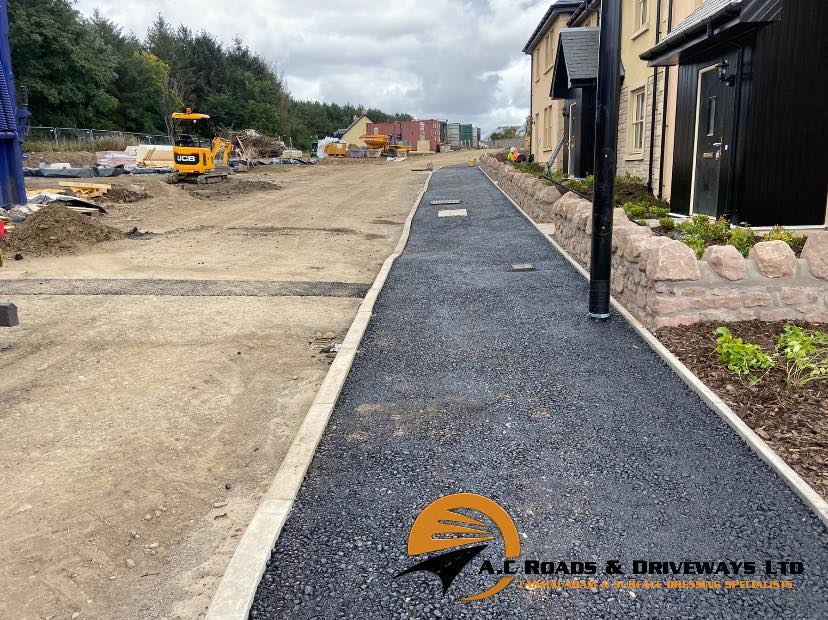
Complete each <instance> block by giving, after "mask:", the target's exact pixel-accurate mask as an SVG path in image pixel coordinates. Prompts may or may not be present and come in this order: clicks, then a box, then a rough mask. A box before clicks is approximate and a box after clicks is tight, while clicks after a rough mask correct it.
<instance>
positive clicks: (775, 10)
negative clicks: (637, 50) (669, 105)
mask: <svg viewBox="0 0 828 620" xmlns="http://www.w3.org/2000/svg"><path fill="white" fill-rule="evenodd" d="M782 4H783V3H782V0H706V2H704V4H702V5H701V6H700V7H699V8H698V9H696V10H695V11H693V12H692V13H691V14H690V15H689V16H688V17H687V19H685V20H684V21H683V22H681V23H680V24H679V25H678V26H676V28H675V29H674V30H673V31H671V32H670V34H668V35H667V36H666V37H665V38H664V39H663V40H662V41H661V42H660V43H658V44H657V45H656V46H655V47H653V48H652V49H650V50H647V51H646V52H644V53H643V54H641V58H642V59H643V60H647V61H648V62H649V64H650V66H654V65H669V64H677V63H678V61H679V57H680V54H681V53H683V52H684V51H686V50H689V49H691V48H694V47H697V46H699V45H710V44H711V43H715V42H717V41H721V40H724V39H722V35H723V34H724V33H725V31H728V30H730V29H731V28H732V29H733V30H732V32H733V33H734V34H737V35H738V34H743V33H744V31H745V29H746V28H750V27H759V26H761V25H762V24H763V23H768V22H772V21H776V20H778V19H780V17H781V14H782Z"/></svg>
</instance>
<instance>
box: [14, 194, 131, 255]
mask: <svg viewBox="0 0 828 620" xmlns="http://www.w3.org/2000/svg"><path fill="white" fill-rule="evenodd" d="M121 237H123V234H122V233H121V231H119V230H117V229H116V228H112V227H111V226H107V225H106V224H101V223H100V222H98V221H96V220H94V219H93V218H92V217H89V216H87V215H81V214H80V213H78V212H76V211H72V210H71V209H67V208H66V207H63V206H61V205H59V204H55V203H52V204H50V205H48V206H46V207H44V208H43V209H41V210H40V211H38V212H37V213H35V214H34V215H30V216H29V217H27V218H26V221H25V222H23V223H22V224H19V225H18V226H16V227H15V229H14V230H13V231H11V232H9V234H8V236H7V237H6V240H5V241H3V242H2V247H3V249H5V250H8V251H11V252H20V253H23V254H69V253H71V252H75V251H76V250H78V249H80V248H82V247H85V246H88V245H93V244H95V243H100V242H101V241H111V240H113V239H120V238H121Z"/></svg>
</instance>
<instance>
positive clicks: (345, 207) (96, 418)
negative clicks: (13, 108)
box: [0, 152, 475, 620]
mask: <svg viewBox="0 0 828 620" xmlns="http://www.w3.org/2000/svg"><path fill="white" fill-rule="evenodd" d="M473 156H475V154H470V153H469V152H459V153H449V154H440V155H433V156H430V157H420V158H416V159H413V158H412V159H409V160H407V161H402V162H385V161H358V160H352V161H333V162H326V163H321V164H319V165H317V166H284V167H278V166H269V167H265V168H260V169H257V170H256V171H252V172H249V173H246V174H244V175H241V174H240V175H236V176H235V177H234V178H233V179H232V180H231V181H230V184H229V185H226V186H221V187H218V186H207V187H200V186H184V187H181V186H175V185H168V184H166V183H165V182H164V179H163V177H160V176H154V175H153V176H150V175H145V176H134V177H132V176H129V177H127V176H125V177H116V178H113V179H105V180H102V181H105V182H106V183H111V184H112V185H113V186H125V187H126V188H128V189H131V190H133V191H136V192H143V193H146V194H149V198H146V199H144V200H141V201H138V202H134V203H127V204H113V205H106V208H107V210H108V211H109V214H108V215H106V216H104V217H103V218H102V220H101V221H103V222H105V223H107V224H110V225H112V226H115V227H117V228H119V229H120V230H122V231H124V232H126V231H127V230H130V229H131V228H133V227H137V228H138V231H139V232H140V233H146V234H135V235H133V236H132V237H129V238H123V239H119V240H116V241H107V242H104V243H100V244H97V245H94V246H91V247H89V248H87V249H84V250H82V251H80V252H78V253H75V254H69V255H49V256H29V255H24V256H23V259H22V260H17V261H15V260H10V258H11V257H10V256H8V255H7V256H6V257H5V258H6V261H5V266H4V267H3V268H2V269H0V296H1V297H2V301H12V302H14V303H16V304H17V306H18V308H19V314H20V323H21V324H20V327H17V328H12V329H4V330H3V331H2V333H0V363H1V364H2V373H0V393H2V394H3V400H2V403H0V436H2V437H3V445H4V449H3V450H2V451H0V474H2V479H3V481H4V484H3V486H2V489H0V506H2V508H0V510H2V515H0V564H1V565H2V571H0V617H3V618H5V617H10V618H11V617H13V618H21V619H24V618H39V619H44V618H49V619H54V620H64V619H65V620H71V619H82V618H88V619H107V620H109V619H119V618H130V619H134V618H167V619H172V618H182V619H183V618H186V619H188V620H189V619H192V618H198V617H200V615H201V614H202V613H203V612H204V611H206V608H207V606H208V604H209V601H210V598H211V596H212V593H213V591H214V589H215V587H216V585H217V583H218V580H219V579H220V577H221V575H222V573H223V571H224V568H225V566H226V564H227V562H228V560H229V558H230V556H231V554H232V552H233V550H234V549H235V546H236V543H237V541H238V539H239V536H240V535H241V534H242V532H243V531H244V528H245V526H246V524H247V522H248V520H249V518H250V517H251V515H252V514H253V511H254V509H255V507H256V505H257V503H258V501H259V497H260V494H261V493H262V492H263V491H264V490H265V489H266V488H267V485H268V483H269V481H270V479H271V478H272V476H273V474H274V472H275V471H276V469H277V468H278V467H279V464H280V462H281V458H282V455H283V454H284V452H285V450H286V449H287V447H288V445H289V444H290V442H291V440H292V438H293V435H294V433H295V431H296V429H297V428H298V426H299V424H300V423H301V421H302V419H303V416H304V414H305V412H306V409H307V407H308V405H309V404H310V403H311V401H312V400H313V397H314V395H315V393H316V391H317V388H318V386H319V384H320V383H321V381H322V379H323V377H324V375H325V373H326V371H327V368H328V366H329V364H330V362H331V358H330V356H329V354H327V353H324V352H323V351H322V349H323V348H324V347H325V346H326V345H327V344H330V343H332V342H336V341H337V340H341V338H342V336H343V335H344V333H345V332H346V331H347V329H348V326H349V325H350V323H351V320H352V319H353V317H354V314H355V312H356V310H357V307H358V305H359V302H360V296H361V295H362V291H364V290H366V289H367V287H368V286H370V284H371V282H372V281H373V279H374V276H375V274H376V272H377V271H378V270H379V267H380V266H381V264H382V262H383V260H384V259H385V258H386V257H387V256H388V254H389V253H390V252H391V251H392V249H393V247H394V246H395V244H396V242H397V240H398V238H399V236H400V233H401V230H402V226H403V222H404V220H405V218H406V216H407V215H408V213H409V211H410V210H411V207H412V204H413V201H414V199H415V198H416V196H417V193H418V192H419V191H420V189H421V188H422V186H423V183H424V182H425V179H426V174H425V173H423V172H415V171H412V168H421V167H423V165H424V164H425V163H426V162H427V161H431V162H433V163H434V165H435V167H439V166H442V165H446V164H455V163H462V162H464V161H466V160H467V159H469V158H470V157H473ZM28 181H29V182H28V186H29V187H31V188H46V187H54V186H55V181H54V180H53V179H29V180H28ZM254 182H264V183H275V184H278V185H279V188H277V189H270V188H269V187H268V186H267V185H263V184H261V183H256V184H254V185H237V184H250V183H254ZM247 190H249V191H247ZM12 280H13V282H12ZM51 280H59V282H50V281H51ZM171 280H173V281H172V282H171ZM175 280H178V281H179V282H175ZM180 281H185V282H184V283H182V282H180ZM251 281H254V282H253V283H251ZM4 291H6V292H4ZM9 291H13V294H8V292H9Z"/></svg>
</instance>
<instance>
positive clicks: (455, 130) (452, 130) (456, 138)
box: [446, 123, 460, 149]
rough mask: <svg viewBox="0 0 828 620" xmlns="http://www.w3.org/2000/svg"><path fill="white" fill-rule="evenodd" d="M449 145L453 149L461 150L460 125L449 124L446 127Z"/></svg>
mask: <svg viewBox="0 0 828 620" xmlns="http://www.w3.org/2000/svg"><path fill="white" fill-rule="evenodd" d="M446 136H447V139H448V143H449V144H450V145H451V148H453V149H459V148H460V123H448V125H447V126H446Z"/></svg>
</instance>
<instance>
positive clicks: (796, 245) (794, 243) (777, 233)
mask: <svg viewBox="0 0 828 620" xmlns="http://www.w3.org/2000/svg"><path fill="white" fill-rule="evenodd" d="M762 241H784V242H785V243H787V244H788V245H789V246H791V249H792V250H793V251H794V252H801V251H802V247H803V246H804V245H805V241H806V237H804V236H802V235H795V234H794V233H792V232H791V231H789V230H786V229H785V228H784V227H783V226H774V227H773V228H771V229H770V231H769V232H768V234H766V235H765V236H764V237H763V238H762Z"/></svg>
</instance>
